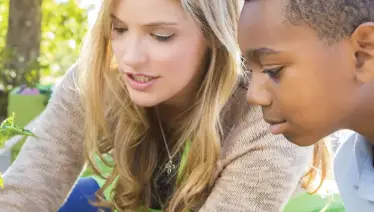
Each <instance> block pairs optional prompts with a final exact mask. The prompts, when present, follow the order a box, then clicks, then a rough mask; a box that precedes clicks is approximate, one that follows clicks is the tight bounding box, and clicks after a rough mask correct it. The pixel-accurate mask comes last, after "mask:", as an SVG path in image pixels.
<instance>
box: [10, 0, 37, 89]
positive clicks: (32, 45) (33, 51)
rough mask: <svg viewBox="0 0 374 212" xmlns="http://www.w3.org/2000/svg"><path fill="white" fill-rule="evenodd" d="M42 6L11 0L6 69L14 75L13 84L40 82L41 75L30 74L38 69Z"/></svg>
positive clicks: (29, 1)
mask: <svg viewBox="0 0 374 212" xmlns="http://www.w3.org/2000/svg"><path fill="white" fill-rule="evenodd" d="M41 4H42V0H10V4H9V18H8V31H7V37H6V53H7V55H8V56H9V57H8V60H7V61H5V62H6V63H5V64H6V65H5V68H6V69H7V70H11V71H14V72H15V74H10V75H12V77H11V78H12V81H13V82H12V84H13V85H19V84H25V83H26V84H28V83H29V82H30V77H31V78H32V79H31V80H32V81H34V82H33V83H36V82H38V81H39V77H40V76H39V72H38V71H36V72H35V73H32V72H31V71H32V70H35V69H37V67H38V62H37V59H38V57H39V55H40V40H41V16H42V14H41V13H42V11H41V10H42V9H41ZM8 74H9V73H8ZM7 77H9V75H8V76H7ZM26 78H28V79H26Z"/></svg>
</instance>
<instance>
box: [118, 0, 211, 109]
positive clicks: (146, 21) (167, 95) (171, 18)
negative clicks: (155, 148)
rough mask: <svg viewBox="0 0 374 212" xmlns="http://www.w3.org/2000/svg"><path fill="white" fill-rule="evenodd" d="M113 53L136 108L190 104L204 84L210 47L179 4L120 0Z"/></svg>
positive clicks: (160, 0)
mask: <svg viewBox="0 0 374 212" xmlns="http://www.w3.org/2000/svg"><path fill="white" fill-rule="evenodd" d="M111 18H112V41H111V43H112V50H113V53H114V57H115V59H116V62H117V64H118V67H119V70H120V72H121V74H123V78H124V82H125V85H126V88H127V90H128V92H129V95H130V98H131V99H132V101H134V103H135V104H137V105H139V106H143V107H152V106H155V105H157V104H160V103H167V104H171V105H173V104H178V106H179V105H181V106H184V104H188V102H186V101H188V99H189V97H191V96H192V95H193V93H194V92H195V91H196V88H197V87H198V86H200V85H199V83H200V79H201V74H200V73H202V70H201V64H202V62H203V59H204V58H205V57H204V56H205V52H206V49H207V47H206V43H205V39H204V36H203V33H202V30H201V27H200V26H199V24H198V23H197V22H196V21H195V20H194V19H193V18H192V17H190V16H189V15H187V14H186V13H185V12H184V10H183V8H182V5H181V4H180V2H179V1H170V0H117V1H116V3H115V6H114V8H113V10H112V11H111Z"/></svg>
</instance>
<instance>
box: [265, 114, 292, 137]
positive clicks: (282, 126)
mask: <svg viewBox="0 0 374 212" xmlns="http://www.w3.org/2000/svg"><path fill="white" fill-rule="evenodd" d="M264 120H265V121H266V122H267V123H268V124H270V127H269V128H270V132H271V133H272V134H274V135H278V134H283V133H284V132H285V131H286V128H287V121H286V120H276V119H268V118H264Z"/></svg>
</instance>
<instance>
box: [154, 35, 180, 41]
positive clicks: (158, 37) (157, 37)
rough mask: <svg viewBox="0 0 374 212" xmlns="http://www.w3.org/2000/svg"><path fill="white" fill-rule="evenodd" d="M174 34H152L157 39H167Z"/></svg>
mask: <svg viewBox="0 0 374 212" xmlns="http://www.w3.org/2000/svg"><path fill="white" fill-rule="evenodd" d="M174 35H175V34H172V35H157V34H152V36H153V37H154V38H156V39H157V40H158V41H168V40H170V38H172V37H173V36H174Z"/></svg>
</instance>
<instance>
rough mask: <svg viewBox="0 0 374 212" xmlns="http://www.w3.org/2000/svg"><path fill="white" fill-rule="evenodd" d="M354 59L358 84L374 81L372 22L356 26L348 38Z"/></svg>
mask: <svg viewBox="0 0 374 212" xmlns="http://www.w3.org/2000/svg"><path fill="white" fill-rule="evenodd" d="M350 40H351V43H352V44H353V47H354V57H355V59H356V70H357V71H356V79H357V80H358V81H360V82H363V83H364V82H368V81H373V80H374V22H368V23H363V24H361V25H360V26H358V27H357V28H356V29H355V31H354V32H353V33H352V35H351V37H350Z"/></svg>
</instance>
